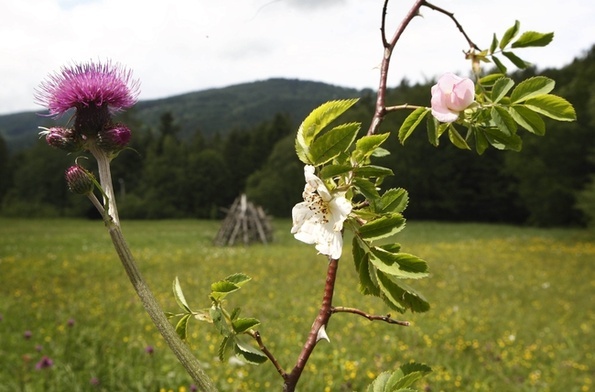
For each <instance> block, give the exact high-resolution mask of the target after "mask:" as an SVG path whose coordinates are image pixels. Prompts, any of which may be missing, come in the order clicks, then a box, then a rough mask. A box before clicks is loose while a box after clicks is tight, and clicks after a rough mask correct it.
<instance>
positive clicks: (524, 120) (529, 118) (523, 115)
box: [508, 105, 545, 136]
mask: <svg viewBox="0 0 595 392" xmlns="http://www.w3.org/2000/svg"><path fill="white" fill-rule="evenodd" d="M508 111H509V113H510V115H511V116H512V118H513V119H514V121H516V123H517V124H519V125H520V126H521V127H523V128H525V129H526V130H527V131H529V132H531V133H534V134H536V135H539V136H543V135H544V134H545V122H544V121H543V119H542V118H541V116H540V115H539V114H537V113H535V112H534V111H532V110H531V109H527V108H526V107H524V106H522V105H512V106H511V107H510V108H509V109H508Z"/></svg>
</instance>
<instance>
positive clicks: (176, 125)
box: [0, 47, 595, 227]
mask: <svg viewBox="0 0 595 392" xmlns="http://www.w3.org/2000/svg"><path fill="white" fill-rule="evenodd" d="M536 72H537V71H536V70H535V69H529V70H526V71H523V72H519V73H517V74H515V75H513V78H515V79H519V80H520V79H521V78H526V77H529V76H532V75H534V74H535V73H536ZM539 74H542V75H545V76H549V77H551V78H553V79H555V80H556V81H557V85H556V89H555V90H554V93H555V94H558V95H561V96H563V97H565V98H566V99H568V100H569V101H570V102H572V103H573V105H574V106H575V109H576V112H577V115H578V121H577V122H574V123H555V122H548V123H547V134H546V135H545V136H543V137H539V136H535V135H531V134H529V133H528V132H525V131H523V130H519V132H522V133H523V135H522V137H523V150H522V151H521V152H520V153H515V152H508V151H504V152H502V151H494V150H488V151H486V153H484V154H483V155H481V156H478V155H477V154H476V153H475V152H472V151H463V150H458V149H456V148H455V147H453V146H452V145H450V144H449V143H447V142H446V141H444V142H443V143H442V144H441V145H440V146H439V147H437V148H436V147H433V146H432V145H430V144H429V143H428V141H427V137H426V135H425V132H424V131H423V129H422V128H420V129H418V131H417V132H416V134H414V135H413V136H412V137H411V138H410V139H409V140H408V141H407V143H406V145H405V146H402V145H400V144H399V142H398V140H397V137H396V131H397V130H398V129H399V126H400V124H401V122H402V121H403V119H404V118H405V117H406V115H407V114H408V112H406V111H403V112H397V113H394V114H391V115H389V116H388V117H387V119H386V121H385V122H384V124H383V126H382V128H381V131H382V132H392V133H393V134H395V135H394V136H393V137H391V138H389V142H388V145H387V146H385V147H386V148H387V149H389V150H390V151H391V155H389V156H387V157H383V158H379V159H378V161H377V163H378V164H381V165H384V166H388V167H390V168H391V169H392V170H393V172H394V173H395V176H394V177H391V178H389V179H387V180H386V181H385V183H384V184H383V185H384V186H385V187H387V188H388V187H403V188H405V189H407V190H408V191H409V194H410V198H411V201H410V203H409V206H408V208H407V210H406V211H405V216H406V217H407V218H409V219H418V220H422V219H423V220H448V221H476V222H505V223H514V224H530V225H539V226H546V227H551V226H580V225H585V224H587V223H588V222H589V221H592V220H593V219H595V211H594V210H595V95H594V94H593V91H595V47H593V48H592V49H591V50H590V51H589V52H588V53H585V54H584V56H582V57H580V58H578V59H576V60H574V61H573V62H572V63H571V64H569V65H568V66H566V67H564V68H562V69H548V70H544V71H540V72H539ZM292 83H293V87H292V88H291V89H290V90H288V91H287V95H286V96H285V98H286V99H289V98H288V97H290V98H291V102H292V103H291V104H290V105H289V104H288V105H289V106H287V107H284V106H283V105H282V104H279V103H280V102H289V101H283V100H282V99H275V95H274V94H275V92H274V90H270V89H269V90H267V91H264V92H263V91H253V90H254V89H255V88H256V87H255V86H256V84H255V85H253V86H252V89H251V88H250V85H249V84H246V85H243V86H244V87H243V89H242V91H243V92H241V93H240V92H239V90H236V92H237V94H236V95H235V96H234V95H233V94H227V95H225V94H220V95H221V96H219V97H218V98H217V100H215V99H214V98H213V97H211V98H210V99H207V100H203V101H201V102H202V103H201V104H197V103H196V102H195V104H196V105H195V106H192V104H191V103H189V102H190V101H192V99H191V100H190V101H189V100H188V99H186V100H184V99H182V98H183V96H180V97H175V98H171V99H166V100H160V101H153V102H150V103H148V102H147V103H143V102H141V103H139V105H138V106H139V109H137V110H132V111H129V112H127V113H125V114H124V115H123V118H122V119H123V120H124V121H125V122H126V123H127V124H128V125H129V126H130V127H131V129H132V130H133V132H134V133H133V139H132V143H131V145H130V147H131V148H130V149H128V150H125V151H123V152H122V153H121V154H120V156H119V157H118V158H117V159H116V160H114V164H113V178H114V181H115V187H116V192H117V195H118V197H119V199H118V206H119V209H120V216H121V217H122V218H123V219H165V218H201V219H203V218H207V219H215V218H221V217H222V214H223V210H224V208H226V207H228V206H229V205H230V204H231V203H232V202H233V200H234V199H235V198H236V197H237V196H238V195H239V194H240V193H242V192H245V193H246V194H247V195H248V197H249V199H251V200H252V201H254V202H256V203H258V204H260V205H262V206H263V207H264V208H265V210H266V211H268V212H269V213H270V214H271V215H274V216H277V217H289V216H291V208H292V207H293V205H294V204H295V203H297V202H299V201H300V199H301V193H302V190H303V186H304V180H303V164H301V163H300V162H299V161H298V159H297V158H296V155H295V151H294V137H295V133H296V129H297V125H299V122H300V121H301V119H302V118H303V116H305V115H306V114H307V112H308V111H309V110H312V109H314V107H315V106H316V105H317V104H315V103H314V102H316V101H319V102H318V103H322V101H324V100H328V99H332V98H350V97H353V96H359V97H360V101H359V102H358V103H357V104H356V106H354V108H353V109H351V110H350V111H348V112H347V113H346V114H345V115H344V116H343V117H342V118H341V119H340V120H341V121H342V122H345V121H358V122H362V129H363V130H366V129H367V126H368V122H369V120H370V119H371V117H372V113H373V107H374V101H375V95H374V92H372V91H355V90H348V89H340V88H334V87H332V86H328V85H322V84H312V83H311V82H299V81H292ZM300 83H306V84H307V83H310V84H309V85H308V88H307V89H305V90H304V89H301V90H300ZM432 84H433V83H431V82H428V83H425V84H411V83H409V82H407V81H406V80H403V81H402V82H401V83H400V84H399V85H398V86H396V87H394V88H391V89H390V90H389V91H388V96H387V102H388V103H389V104H400V103H405V102H406V103H410V104H415V105H426V106H427V105H429V102H430V86H431V85H432ZM315 85H318V86H319V87H321V86H324V88H326V89H327V90H326V93H325V94H319V95H316V96H315V98H316V99H314V100H313V99H312V97H313V96H314V95H315V93H314V91H315V90H316V86H315ZM267 86H269V87H270V84H269V85H267ZM304 86H305V85H302V86H301V87H304ZM329 88H330V89H329ZM230 91H233V90H230ZM230 91H227V93H229V92H230ZM316 91H318V90H316ZM250 94H251V95H252V96H253V98H252V99H251V98H250ZM339 94H345V96H337V95H339ZM193 97H194V98H193V99H194V100H195V101H196V99H197V98H196V96H193ZM186 98H190V97H186ZM265 98H266V99H265ZM258 100H260V102H264V104H263V105H264V106H263V105H261V106H259V105H256V102H257V101H258ZM263 100H264V101H263ZM207 101H208V102H210V104H209V106H208V107H207V106H205V104H204V102H207ZM266 102H268V104H267V103H266ZM271 102H275V104H274V105H273V104H272V103H271ZM263 107H266V108H267V111H266V113H265V117H264V118H263V117H262V116H263V110H264V109H262V108H263ZM296 107H299V110H296ZM181 108H182V109H181ZM288 108H289V109H288ZM205 110H206V111H209V112H208V113H209V114H210V117H209V118H210V119H211V120H210V121H211V122H210V123H209V124H214V125H209V126H208V127H207V126H203V127H200V126H196V127H195V128H191V127H189V126H188V123H189V122H192V121H191V119H189V116H192V113H196V112H198V111H205ZM254 111H258V115H257V113H254ZM238 112H241V113H242V116H245V117H242V116H239V117H238V116H237V113H238ZM232 113H235V114H236V116H235V117H233V119H234V121H233V122H232V123H229V120H228V119H227V120H225V119H226V118H227V117H231V114H232ZM298 116H300V117H298ZM218 119H221V121H219V122H218V121H217V120H218ZM242 119H244V120H242ZM205 121H206V120H205ZM224 123H225V124H226V125H225V126H222V125H221V124H224ZM2 124H3V123H2V122H1V121H0V127H2ZM203 124H206V123H205V122H203ZM217 124H219V127H217ZM209 127H210V128H209ZM201 128H202V129H201ZM207 128H208V129H207ZM362 132H363V131H362ZM7 134H8V133H6V132H5V133H4V135H5V136H4V137H2V136H0V179H1V182H0V214H1V215H3V216H14V217H89V218H93V217H96V213H95V212H94V211H93V209H92V207H91V205H90V203H89V202H88V200H87V199H86V198H84V197H80V196H77V195H73V194H70V193H69V192H68V190H67V188H66V184H65V182H64V179H63V175H64V170H65V169H66V168H67V167H68V166H69V165H71V164H72V163H73V160H74V158H75V156H72V155H70V156H69V155H66V154H65V153H64V152H63V151H59V150H55V149H53V148H50V147H49V146H47V145H46V143H45V141H44V140H38V141H36V142H33V141H31V142H30V145H27V143H25V142H23V140H25V139H23V138H21V139H18V136H19V135H21V134H17V133H13V134H10V135H11V136H10V137H11V138H13V139H11V141H16V140H18V143H16V144H10V143H8V142H7V140H8V139H9V137H8V136H7ZM0 135H2V133H0ZM33 137H34V138H36V136H33ZM27 140H29V139H27ZM15 146H16V147H15ZM81 161H83V165H85V164H86V166H87V167H88V168H89V169H93V167H92V160H88V163H87V161H84V160H81Z"/></svg>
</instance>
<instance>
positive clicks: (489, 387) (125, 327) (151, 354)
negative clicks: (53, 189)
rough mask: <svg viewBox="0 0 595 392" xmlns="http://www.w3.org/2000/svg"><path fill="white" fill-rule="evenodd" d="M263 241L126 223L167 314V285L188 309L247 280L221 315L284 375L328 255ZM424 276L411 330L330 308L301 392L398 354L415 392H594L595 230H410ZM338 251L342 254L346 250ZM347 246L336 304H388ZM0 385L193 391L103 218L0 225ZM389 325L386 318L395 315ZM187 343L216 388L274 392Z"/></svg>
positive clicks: (249, 372)
mask: <svg viewBox="0 0 595 392" xmlns="http://www.w3.org/2000/svg"><path fill="white" fill-rule="evenodd" d="M274 224H275V228H276V241H275V243H274V244H270V245H254V246H250V247H242V246H239V247H231V248H218V247H214V246H212V245H211V241H212V239H213V238H214V236H215V234H216V231H217V229H218V225H219V223H218V222H212V221H195V220H183V221H149V222H147V221H132V222H124V223H123V229H124V233H125V235H126V236H127V238H128V241H129V243H130V246H131V248H132V250H133V253H134V254H135V256H136V259H137V261H138V263H139V266H140V269H141V271H142V273H143V275H144V277H145V278H146V279H147V281H148V282H149V285H150V286H151V287H152V289H153V291H154V292H155V294H156V296H157V298H158V300H159V301H160V302H161V303H162V305H163V307H164V310H166V311H176V310H177V307H176V304H175V301H174V298H173V295H172V294H171V284H172V281H173V279H174V277H175V276H179V278H180V281H181V284H182V287H183V289H184V292H185V294H186V298H187V299H188V301H189V302H190V304H191V306H194V307H195V308H202V307H207V306H209V302H208V298H207V294H208V292H209V287H210V283H211V282H213V281H216V280H219V279H221V278H224V277H225V276H227V275H229V274H232V273H234V272H244V273H246V274H248V275H250V276H252V277H253V280H252V281H251V282H249V283H248V284H247V285H245V286H244V288H242V290H240V291H243V293H242V294H243V296H240V295H238V294H235V295H232V296H230V307H234V306H235V305H238V306H241V307H242V309H243V311H242V314H243V315H244V316H253V317H257V318H259V319H260V320H261V321H262V325H261V326H260V327H259V331H260V332H261V334H262V336H263V339H264V341H265V344H267V345H268V347H269V348H270V349H271V351H272V352H273V353H274V354H275V355H276V356H277V358H278V359H279V361H280V362H281V364H282V365H283V366H284V367H285V368H286V369H290V368H291V367H293V364H294V363H295V360H296V358H297V355H298V353H299V351H300V349H301V345H302V344H303V342H304V340H305V338H306V335H307V333H308V331H309V328H310V325H311V323H312V321H313V319H314V317H315V315H316V313H317V309H318V305H319V303H320V300H321V296H322V289H323V285H324V280H325V273H326V262H325V259H324V257H322V256H317V255H316V254H315V250H314V248H313V247H311V246H307V245H304V244H301V243H299V242H297V241H295V240H294V239H293V238H292V236H291V235H290V234H289V228H290V222H289V221H286V220H279V221H275V222H274ZM397 241H398V242H400V243H401V244H402V245H403V251H405V252H408V253H413V254H415V255H418V256H420V257H422V258H424V259H425V260H427V261H428V262H429V264H430V267H431V272H432V275H431V277H430V278H428V279H424V280H421V281H415V282H411V285H412V286H413V287H415V288H417V289H418V290H419V291H421V292H422V293H423V294H424V295H425V296H426V297H427V299H428V300H429V301H430V303H431V305H432V309H431V310H430V312H428V313H422V314H410V313H408V314H405V315H402V316H400V318H401V319H406V320H409V321H411V322H412V326H410V327H400V326H394V325H388V324H385V323H382V322H379V321H375V322H370V321H368V320H366V319H364V318H361V317H359V316H355V315H350V314H343V313H342V314H336V315H334V316H333V318H332V319H331V322H330V325H329V327H328V329H327V330H328V333H329V336H330V339H331V343H330V344H329V343H326V342H321V343H320V344H319V345H318V347H317V348H316V350H315V352H314V354H313V356H312V357H311V359H310V361H309V363H308V365H307V368H306V371H305V373H304V375H303V376H302V379H301V381H300V384H299V388H298V389H299V390H300V391H361V390H363V389H364V388H365V386H366V385H368V384H369V382H370V381H371V380H372V379H373V378H374V377H376V376H377V375H378V373H379V372H382V371H384V370H391V369H395V368H396V367H398V366H399V365H400V364H402V363H405V362H408V361H410V360H416V361H418V362H424V363H427V364H428V365H430V366H432V368H433V369H434V371H433V373H431V374H430V375H429V376H427V377H426V378H425V379H424V380H423V381H422V382H420V383H419V384H418V388H419V389H420V390H422V391H433V392H437V391H591V390H595V386H594V385H593V383H594V382H595V357H594V355H595V354H594V353H595V303H594V298H595V268H594V267H595V234H594V233H593V232H588V231H583V230H571V229H564V230H558V229H549V230H545V229H533V228H519V227H514V226H505V225H483V224H448V223H432V222H419V223H418V222H413V223H410V224H409V225H408V227H407V229H406V230H405V231H404V232H402V233H401V234H399V238H398V239H397ZM346 248H347V247H346ZM356 285H357V283H356V277H355V273H354V269H353V262H352V260H351V256H350V254H349V253H347V254H346V255H345V257H344V258H343V259H342V260H341V263H340V266H339V276H338V279H337V289H336V294H335V300H334V304H335V305H337V306H339V305H341V306H351V307H357V308H360V309H362V310H364V311H367V312H369V313H376V314H385V313H387V312H388V309H387V308H386V307H385V306H384V304H383V303H382V302H381V301H380V300H378V299H377V298H370V297H363V296H362V295H360V294H359V293H358V291H357V288H356ZM0 315H1V316H0V391H175V392H182V391H191V390H192V387H191V380H190V378H189V377H188V376H187V375H186V374H185V372H184V370H183V368H182V367H181V366H180V365H179V364H178V363H177V361H176V359H175V358H174V356H173V354H171V353H170V352H169V351H168V349H167V347H166V346H165V345H164V343H163V341H162V339H161V338H160V335H159V334H158V333H157V331H156V329H155V328H154V327H153V326H152V324H151V322H150V319H149V317H148V316H147V315H146V314H145V313H144V310H143V309H142V306H141V305H140V301H139V300H138V298H137V297H136V295H135V293H134V291H133V289H132V286H131V285H130V283H129V282H128V280H127V277H126V275H125V273H124V271H123V269H122V266H121V265H120V262H119V260H118V259H117V256H116V254H115V251H114V250H113V248H112V246H111V243H110V241H109V235H108V233H107V232H106V230H105V228H104V227H103V224H102V223H101V222H98V221H96V222H93V221H83V220H10V219H0ZM393 316H396V315H393ZM189 331H190V336H191V338H190V339H191V340H190V344H191V346H192V348H193V350H194V352H196V354H197V356H198V358H199V359H200V360H201V361H202V362H203V363H204V365H205V367H207V372H208V374H209V375H210V376H211V377H212V379H213V380H214V381H215V382H216V383H217V387H218V389H219V390H221V391H268V390H273V391H280V390H281V385H282V381H281V378H280V377H279V375H278V374H277V373H276V371H275V370H274V368H273V367H272V366H271V365H270V364H269V363H266V364H264V365H261V366H259V367H254V366H251V365H242V364H238V363H236V362H232V363H220V362H219V361H218V359H216V357H217V347H218V344H219V338H218V336H217V334H216V333H215V332H214V330H213V328H212V327H211V326H210V325H207V324H204V323H199V322H193V323H191V325H190V329H189Z"/></svg>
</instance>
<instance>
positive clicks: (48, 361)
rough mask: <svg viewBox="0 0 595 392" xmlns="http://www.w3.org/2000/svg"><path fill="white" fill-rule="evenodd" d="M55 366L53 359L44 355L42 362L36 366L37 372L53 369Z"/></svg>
mask: <svg viewBox="0 0 595 392" xmlns="http://www.w3.org/2000/svg"><path fill="white" fill-rule="evenodd" d="M53 365H54V361H52V360H51V358H49V357H46V356H45V355H44V356H43V357H42V358H41V360H40V361H39V362H37V363H36V364H35V369H37V370H41V369H47V368H51V367H52V366H53Z"/></svg>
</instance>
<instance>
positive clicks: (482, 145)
mask: <svg viewBox="0 0 595 392" xmlns="http://www.w3.org/2000/svg"><path fill="white" fill-rule="evenodd" d="M471 131H472V132H473V136H475V151H477V153H478V154H479V155H481V154H483V153H484V151H485V150H486V149H487V148H488V146H489V145H490V143H489V142H488V139H487V138H486V136H485V134H484V133H483V132H482V131H480V130H479V129H478V128H477V127H472V128H471Z"/></svg>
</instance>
